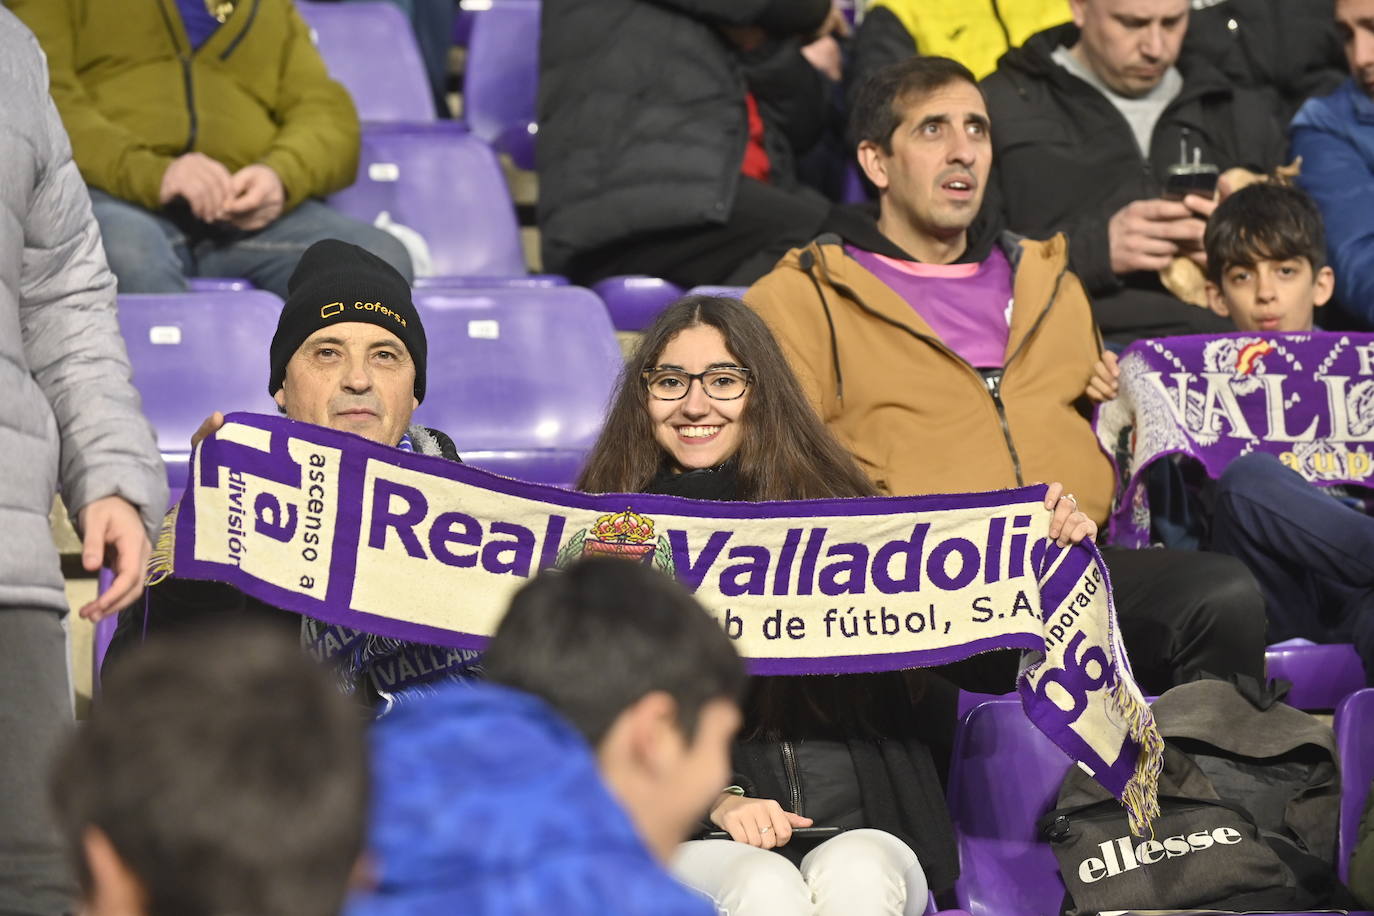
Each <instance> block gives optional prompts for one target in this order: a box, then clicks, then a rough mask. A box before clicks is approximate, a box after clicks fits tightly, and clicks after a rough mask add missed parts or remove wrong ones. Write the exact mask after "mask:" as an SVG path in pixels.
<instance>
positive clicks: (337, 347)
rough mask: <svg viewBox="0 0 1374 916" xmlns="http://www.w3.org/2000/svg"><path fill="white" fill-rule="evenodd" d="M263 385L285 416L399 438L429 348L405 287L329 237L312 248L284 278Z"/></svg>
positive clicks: (365, 255) (416, 400) (390, 441)
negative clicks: (283, 294) (284, 290)
mask: <svg viewBox="0 0 1374 916" xmlns="http://www.w3.org/2000/svg"><path fill="white" fill-rule="evenodd" d="M287 291H288V294H287V298H286V305H285V306H284V307H283V308H282V311H281V318H280V319H279V320H278V322H277V333H276V334H275V335H274V336H273V337H272V348H271V356H272V360H271V376H270V378H269V379H268V383H267V390H268V393H269V394H271V395H272V396H273V397H274V398H275V399H276V401H277V405H278V406H279V407H281V409H282V410H283V411H285V413H286V415H287V416H288V417H290V418H291V419H293V420H303V421H305V422H307V423H315V424H317V425H319V426H328V427H329V428H331V429H339V430H343V431H345V432H352V433H357V434H358V435H360V436H364V437H366V438H368V439H371V440H372V441H374V442H379V443H381V444H383V445H396V444H398V443H399V442H401V440H402V437H403V436H404V435H405V434H406V431H407V428H408V427H409V425H410V415H411V413H412V412H413V411H414V410H415V408H416V407H417V406H419V404H420V401H421V400H423V399H424V396H425V361H426V356H427V347H426V343H425V329H424V325H423V324H421V322H420V315H419V313H418V312H416V311H415V306H414V304H412V303H411V301H410V285H409V284H408V283H406V281H405V278H404V277H402V276H401V275H400V274H399V273H397V272H396V270H395V269H394V268H393V267H392V266H391V265H390V264H387V263H386V262H385V261H383V260H382V259H381V258H379V257H377V256H376V255H374V254H372V253H370V252H368V251H365V250H363V249H362V248H359V247H358V246H356V245H350V244H348V243H347V242H340V241H338V240H337V239H326V240H325V241H322V242H317V243H315V244H314V245H312V246H310V248H308V249H307V250H306V252H305V254H304V255H302V256H301V261H300V264H299V265H298V266H297V267H296V270H295V273H293V274H292V275H291V279H290V281H288V285H287Z"/></svg>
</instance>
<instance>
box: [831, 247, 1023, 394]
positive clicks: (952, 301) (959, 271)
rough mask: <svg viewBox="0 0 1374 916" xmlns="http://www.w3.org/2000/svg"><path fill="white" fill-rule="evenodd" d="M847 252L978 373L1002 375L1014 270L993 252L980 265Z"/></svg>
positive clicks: (857, 250) (852, 249)
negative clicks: (992, 371) (999, 371)
mask: <svg viewBox="0 0 1374 916" xmlns="http://www.w3.org/2000/svg"><path fill="white" fill-rule="evenodd" d="M845 251H846V252H848V254H849V256H850V257H852V258H853V259H854V260H856V261H858V262H859V263H860V264H862V265H863V266H864V268H865V269H866V270H868V272H869V273H871V274H873V276H875V277H877V278H878V279H879V280H881V281H883V283H885V284H886V285H887V286H888V287H890V288H891V289H892V291H893V292H895V293H896V294H897V295H899V296H901V297H902V298H903V299H905V300H906V302H907V304H908V305H910V306H911V308H912V309H913V310H914V311H915V312H916V314H918V315H920V316H921V317H922V318H924V319H925V321H926V324H928V325H930V327H931V329H932V330H934V331H935V334H936V336H938V337H939V338H940V340H942V341H944V343H945V345H946V346H947V347H949V348H950V349H951V350H953V351H954V352H955V353H957V354H959V356H961V357H963V358H964V359H965V360H967V361H968V363H969V364H970V365H972V366H973V367H974V368H977V369H999V368H1001V366H1002V361H1003V360H1004V359H1005V358H1006V352H1007V334H1008V330H1009V328H1010V323H1011V283H1012V278H1011V264H1010V262H1008V261H1007V256H1006V255H1004V254H1003V253H1002V250H1001V249H1000V248H997V247H995V246H994V247H993V249H992V252H991V254H989V255H988V256H987V258H986V259H985V260H983V261H982V262H980V263H976V264H922V263H921V262H919V261H903V260H900V259H898V258H889V257H887V256H886V255H881V254H876V253H874V252H872V251H864V250H863V249H860V248H855V247H854V246H853V245H846V246H845Z"/></svg>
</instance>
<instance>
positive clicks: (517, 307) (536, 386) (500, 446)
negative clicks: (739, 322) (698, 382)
mask: <svg viewBox="0 0 1374 916" xmlns="http://www.w3.org/2000/svg"><path fill="white" fill-rule="evenodd" d="M415 304H416V307H417V308H418V309H419V310H420V315H421V317H422V318H423V320H424V323H425V332H426V334H427V336H428V337H429V369H428V371H429V396H428V398H427V399H426V400H425V403H423V404H421V405H420V409H419V410H418V411H416V414H415V417H416V422H419V423H424V424H426V425H429V426H433V427H436V428H438V429H440V430H443V431H444V432H446V433H448V434H449V435H450V436H452V437H453V441H454V443H455V444H457V446H458V452H459V454H461V455H462V456H463V460H464V461H466V462H468V463H469V464H472V465H474V466H476V467H480V468H485V469H487V470H491V471H495V472H496V473H499V474H505V475H507V476H510V477H518V478H521V479H523V480H534V481H538V482H540V483H551V484H556V485H559V486H570V485H571V484H572V483H573V481H574V480H575V479H576V477H577V474H578V471H579V470H580V469H581V467H582V462H583V459H584V458H585V456H586V453H587V450H588V449H589V448H590V447H591V445H592V443H593V442H595V441H596V437H597V435H598V434H599V433H600V431H601V424H602V420H603V418H604V416H605V411H606V405H607V402H608V401H609V399H610V396H611V392H612V391H613V390H614V388H615V383H616V379H617V376H618V375H619V373H620V370H621V367H622V365H623V363H622V360H621V357H620V349H619V346H618V345H617V344H616V339H615V333H614V331H613V330H612V328H611V322H610V319H609V318H608V317H607V315H606V310H605V307H604V306H603V305H602V304H601V301H600V300H599V299H597V298H596V296H595V295H593V294H592V293H591V292H590V291H589V290H586V289H582V288H580V287H575V286H554V287H524V288H519V287H517V288H510V287H503V288H493V289H486V290H417V291H416V294H415Z"/></svg>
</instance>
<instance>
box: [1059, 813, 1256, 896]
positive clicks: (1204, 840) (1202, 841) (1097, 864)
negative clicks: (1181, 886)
mask: <svg viewBox="0 0 1374 916" xmlns="http://www.w3.org/2000/svg"><path fill="white" fill-rule="evenodd" d="M1243 839H1244V837H1243V836H1242V835H1241V833H1240V831H1239V830H1236V829H1234V828H1231V827H1215V828H1213V829H1211V830H1198V831H1196V832H1195V833H1189V834H1187V835H1186V836H1185V835H1184V834H1181V833H1180V834H1179V835H1178V836H1171V837H1166V838H1165V839H1163V840H1145V841H1144V842H1142V843H1139V844H1137V845H1136V846H1135V847H1132V846H1131V840H1132V837H1128V836H1123V837H1118V838H1116V839H1115V840H1108V841H1107V842H1105V843H1099V844H1098V847H1097V848H1098V849H1100V850H1102V857H1101V858H1098V857H1096V856H1093V857H1091V858H1088V859H1084V860H1083V861H1082V862H1080V863H1078V878H1079V880H1080V881H1082V882H1083V883H1084V884H1092V883H1093V882H1095V881H1101V880H1102V879H1103V878H1111V877H1113V876H1115V875H1119V874H1122V873H1123V872H1128V871H1130V870H1131V869H1133V868H1140V867H1142V866H1145V865H1153V864H1155V863H1156V862H1159V861H1161V860H1163V859H1176V858H1178V857H1179V856H1186V855H1188V854H1190V853H1194V852H1201V851H1202V850H1204V849H1210V848H1211V847H1212V846H1214V845H1220V846H1234V845H1236V844H1237V843H1239V842H1240V841H1241V840H1243Z"/></svg>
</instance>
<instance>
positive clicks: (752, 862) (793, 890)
mask: <svg viewBox="0 0 1374 916" xmlns="http://www.w3.org/2000/svg"><path fill="white" fill-rule="evenodd" d="M671 868H672V872H673V874H674V875H675V876H676V877H677V879H678V880H679V881H681V882H682V883H684V884H686V885H687V886H689V887H692V888H695V889H696V890H698V891H701V892H702V893H703V894H705V895H706V896H708V897H710V898H711V899H712V900H713V901H715V904H716V910H717V911H718V912H719V913H720V914H721V916H763V914H768V916H813V914H814V916H920V914H922V913H924V912H925V911H926V904H927V902H928V901H927V898H928V896H929V891H928V888H927V885H926V876H925V872H924V871H922V870H921V863H920V862H918V861H917V860H916V853H914V852H912V851H911V848H910V847H909V846H907V845H906V844H905V843H903V842H902V841H901V840H899V839H897V838H896V837H895V836H893V835H892V834H890V833H885V832H884V831H882V830H870V829H863V830H850V831H847V832H845V833H841V834H839V835H838V836H834V837H831V838H830V839H828V840H826V841H825V842H824V843H821V844H820V845H819V846H817V847H816V848H815V849H813V850H811V851H810V852H809V853H807V854H806V856H805V857H804V858H803V859H802V862H801V868H800V870H798V869H797V868H795V867H794V866H793V865H792V863H791V862H789V861H788V860H787V859H785V858H783V857H782V856H780V855H778V854H777V853H775V852H772V851H771V850H767V849H760V848H758V847H757V846H750V845H749V844H748V843H737V842H735V841H734V840H692V841H690V842H687V843H683V844H682V845H681V846H679V847H678V848H677V854H676V855H675V856H674V857H673V863H672V866H671Z"/></svg>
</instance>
